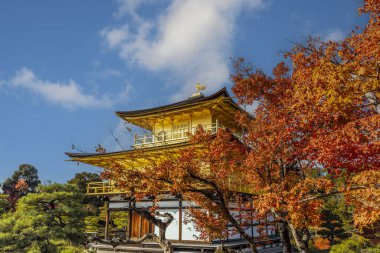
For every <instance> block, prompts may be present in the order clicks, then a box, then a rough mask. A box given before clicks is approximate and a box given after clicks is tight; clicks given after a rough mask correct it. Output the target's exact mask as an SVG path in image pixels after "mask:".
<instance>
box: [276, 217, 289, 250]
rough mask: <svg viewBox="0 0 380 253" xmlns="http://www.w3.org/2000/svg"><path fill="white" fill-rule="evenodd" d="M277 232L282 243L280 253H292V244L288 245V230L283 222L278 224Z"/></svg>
mask: <svg viewBox="0 0 380 253" xmlns="http://www.w3.org/2000/svg"><path fill="white" fill-rule="evenodd" d="M278 231H279V233H280V237H281V242H282V253H292V244H291V243H290V235H289V229H288V226H287V224H286V223H285V221H281V222H280V223H278Z"/></svg>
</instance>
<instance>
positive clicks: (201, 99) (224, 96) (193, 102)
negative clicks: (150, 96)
mask: <svg viewBox="0 0 380 253" xmlns="http://www.w3.org/2000/svg"><path fill="white" fill-rule="evenodd" d="M218 99H221V100H223V102H227V104H229V106H232V107H233V108H234V109H235V110H242V109H241V108H240V106H239V105H237V104H236V103H235V102H234V101H233V100H232V98H231V96H230V95H229V94H228V92H227V89H226V88H223V89H221V90H219V91H217V92H216V93H214V94H212V95H210V96H203V95H198V96H191V97H189V98H188V99H186V100H183V101H180V102H176V103H173V104H168V105H164V106H159V107H153V108H148V109H142V110H134V111H118V112H116V115H117V116H119V117H121V118H122V119H124V120H126V121H129V122H131V123H133V124H136V125H139V126H142V127H145V126H146V124H142V123H141V122H139V121H136V119H137V118H138V119H141V118H148V117H150V116H154V115H158V114H162V113H165V114H168V113H171V112H173V113H175V112H176V111H179V110H186V109H189V108H193V107H195V106H203V105H205V104H208V103H209V102H213V101H215V100H218Z"/></svg>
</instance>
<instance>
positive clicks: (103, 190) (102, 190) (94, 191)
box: [86, 177, 252, 196]
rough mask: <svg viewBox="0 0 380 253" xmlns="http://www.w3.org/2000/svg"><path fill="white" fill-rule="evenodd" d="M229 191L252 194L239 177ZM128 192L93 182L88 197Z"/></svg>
mask: <svg viewBox="0 0 380 253" xmlns="http://www.w3.org/2000/svg"><path fill="white" fill-rule="evenodd" d="M226 183H227V186H228V189H229V190H231V191H235V192H241V193H247V194H251V193H252V190H251V189H250V188H249V187H248V186H247V185H243V184H242V182H241V180H240V179H239V178H237V177H231V178H228V180H227V182H226ZM125 193H127V192H126V191H123V190H121V189H118V188H117V187H116V186H115V184H114V183H109V182H92V183H88V184H87V193H86V195H90V196H94V195H95V196H107V195H117V194H125Z"/></svg>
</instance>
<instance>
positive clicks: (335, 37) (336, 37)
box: [322, 29, 345, 41]
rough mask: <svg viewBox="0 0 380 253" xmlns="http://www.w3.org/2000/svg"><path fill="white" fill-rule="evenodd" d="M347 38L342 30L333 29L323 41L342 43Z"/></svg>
mask: <svg viewBox="0 0 380 253" xmlns="http://www.w3.org/2000/svg"><path fill="white" fill-rule="evenodd" d="M344 38H345V35H344V33H343V31H342V30H340V29H332V30H329V32H328V33H327V34H326V35H325V36H323V37H322V40H323V41H330V40H332V41H340V40H343V39H344Z"/></svg>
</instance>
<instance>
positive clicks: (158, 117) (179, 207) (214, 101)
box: [66, 84, 275, 252]
mask: <svg viewBox="0 0 380 253" xmlns="http://www.w3.org/2000/svg"><path fill="white" fill-rule="evenodd" d="M197 89H198V92H196V93H194V94H193V95H191V96H190V97H189V98H188V99H186V100H184V101H180V102H177V103H173V104H169V105H165V106H160V107H155V108H150V109H143V110H134V111H118V112H116V115H117V116H119V117H120V118H122V119H123V120H125V121H126V122H128V123H131V124H133V125H135V126H138V127H141V128H142V129H144V130H145V131H144V133H143V134H135V135H134V137H133V138H134V140H133V145H132V148H131V149H130V150H123V151H119V152H112V153H104V154H102V153H93V154H89V153H66V154H67V155H68V156H69V157H70V158H71V160H72V161H76V162H81V163H86V164H90V165H94V166H98V167H103V168H106V167H107V166H108V165H109V163H110V161H116V162H117V163H118V164H122V165H123V166H124V167H125V168H126V169H128V168H129V167H132V166H135V164H136V161H133V160H131V159H130V158H129V157H130V156H129V155H130V154H131V153H133V152H136V151H137V150H140V149H144V154H147V155H151V156H165V154H166V152H167V150H168V149H169V150H171V152H175V151H176V150H179V149H182V148H185V147H189V145H191V144H190V143H189V134H188V133H195V130H196V128H197V127H199V126H202V127H203V129H204V130H206V131H209V132H211V133H216V132H217V131H218V129H219V128H228V129H234V130H235V132H236V133H237V134H239V131H238V126H237V125H236V123H235V120H234V115H235V114H236V112H238V111H242V110H243V109H242V108H241V107H240V106H239V105H237V104H236V103H235V102H234V101H233V99H232V98H231V97H230V95H229V94H228V92H227V90H226V88H223V89H221V90H219V91H217V92H216V93H214V94H212V95H209V96H205V95H203V94H202V93H201V92H200V91H201V90H202V89H204V87H202V86H201V85H198V84H197ZM234 185H235V184H234ZM239 191H240V192H244V191H245V189H244V187H243V186H241V187H240V189H239ZM123 194H124V192H123V191H121V190H119V189H118V188H117V187H116V186H115V185H114V184H112V182H93V183H89V184H88V187H87V195H89V196H96V197H106V198H107V200H108V210H107V213H108V216H107V217H109V212H112V211H113V210H126V211H128V212H129V226H128V231H127V233H128V234H127V235H126V237H127V238H140V237H142V236H144V235H145V234H146V233H155V232H157V231H156V230H157V229H156V228H155V227H154V225H153V224H150V223H149V222H148V221H147V220H145V219H144V218H143V217H141V216H139V215H137V214H136V213H133V212H132V211H131V210H128V204H127V202H126V201H125V200H124V199H123V197H121V196H122V195H123ZM149 201H150V202H151V200H148V199H147V200H146V202H149ZM143 202H144V200H142V201H141V205H142V206H144V203H143ZM145 205H146V204H145ZM191 205H192V203H189V202H188V201H186V200H183V199H181V198H180V197H177V196H167V197H165V198H162V199H161V200H160V202H159V208H160V210H162V211H165V212H169V213H171V214H172V215H173V217H174V221H173V222H172V223H171V224H170V225H169V227H168V229H167V231H166V238H167V239H169V240H171V241H172V242H173V245H174V248H175V252H214V251H215V248H216V247H217V246H218V245H220V244H221V242H218V241H201V240H199V239H197V238H198V236H199V233H198V232H197V231H196V230H195V227H194V224H192V223H191V222H190V223H189V222H187V223H186V222H184V216H185V215H186V209H187V208H189V207H190V206H191ZM106 221H107V224H106V232H105V235H106V237H107V236H108V229H109V226H108V222H109V219H106ZM247 232H248V233H250V234H251V235H252V236H259V232H258V230H257V228H256V227H255V226H254V225H252V226H251V227H249V228H247ZM267 234H268V235H269V236H274V235H275V231H274V229H270V228H267ZM223 243H224V244H225V245H226V244H228V243H229V244H230V245H232V246H231V247H232V248H241V247H243V246H244V245H246V242H245V241H244V240H243V239H242V238H241V237H240V235H239V234H234V235H231V236H229V237H228V239H227V241H224V242H223ZM146 244H149V243H145V246H141V249H140V250H139V252H160V251H159V250H158V249H157V250H158V251H152V250H153V249H152V248H154V246H152V245H151V246H147V245H146ZM144 248H149V250H144ZM125 250H126V251H127V252H128V249H127V248H126V249H125ZM189 250H190V251H189ZM118 252H119V251H118ZM120 252H121V251H120ZM129 252H130V251H129Z"/></svg>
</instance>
